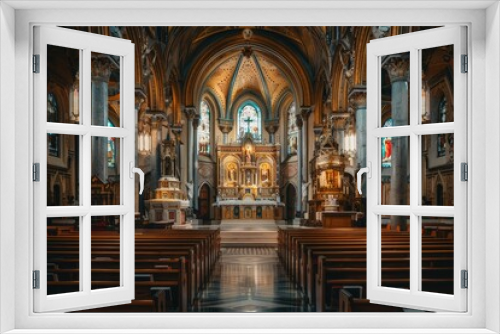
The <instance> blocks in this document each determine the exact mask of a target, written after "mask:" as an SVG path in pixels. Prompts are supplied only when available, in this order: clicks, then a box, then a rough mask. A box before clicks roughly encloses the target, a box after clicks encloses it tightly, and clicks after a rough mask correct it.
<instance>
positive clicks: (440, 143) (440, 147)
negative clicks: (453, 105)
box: [437, 96, 448, 157]
mask: <svg viewBox="0 0 500 334" xmlns="http://www.w3.org/2000/svg"><path fill="white" fill-rule="evenodd" d="M447 111H448V102H447V101H446V97H445V96H444V97H443V98H442V99H441V102H439V106H438V113H439V114H438V115H439V119H438V122H439V123H445V122H446V112H447ZM445 143H446V135H444V134H442V133H439V134H438V135H437V156H438V157H444V156H445V155H446V148H445Z"/></svg>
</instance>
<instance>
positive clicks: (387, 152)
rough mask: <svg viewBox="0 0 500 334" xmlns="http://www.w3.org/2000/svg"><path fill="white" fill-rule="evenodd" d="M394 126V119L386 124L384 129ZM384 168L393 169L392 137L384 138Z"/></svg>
mask: <svg viewBox="0 0 500 334" xmlns="http://www.w3.org/2000/svg"><path fill="white" fill-rule="evenodd" d="M387 126H393V123H392V118H389V119H388V120H387V121H385V123H384V127H387ZM381 147H382V168H390V167H391V155H392V141H391V137H382V145H381Z"/></svg>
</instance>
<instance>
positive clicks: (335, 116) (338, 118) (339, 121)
mask: <svg viewBox="0 0 500 334" xmlns="http://www.w3.org/2000/svg"><path fill="white" fill-rule="evenodd" d="M349 117H350V115H349V113H344V112H334V113H332V124H333V135H334V139H335V142H336V143H337V144H338V145H339V147H338V151H339V154H344V145H345V143H344V138H345V128H346V124H347V119H348V118H349Z"/></svg>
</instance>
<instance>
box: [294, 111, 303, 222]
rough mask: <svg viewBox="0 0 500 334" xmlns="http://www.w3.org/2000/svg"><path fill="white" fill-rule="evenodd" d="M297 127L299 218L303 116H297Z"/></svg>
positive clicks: (300, 208) (299, 209)
mask: <svg viewBox="0 0 500 334" xmlns="http://www.w3.org/2000/svg"><path fill="white" fill-rule="evenodd" d="M295 122H296V124H297V127H298V128H299V133H298V135H297V137H298V143H297V217H302V183H303V178H302V176H303V175H304V174H303V171H302V169H303V168H302V163H303V161H304V160H303V159H302V154H303V152H302V149H303V147H304V146H303V140H302V136H303V133H302V127H303V126H304V121H303V120H302V114H297V117H296V120H295Z"/></svg>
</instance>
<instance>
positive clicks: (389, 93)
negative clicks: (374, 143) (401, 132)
mask: <svg viewBox="0 0 500 334" xmlns="http://www.w3.org/2000/svg"><path fill="white" fill-rule="evenodd" d="M381 61H382V70H381V71H382V73H381V74H380V78H381V80H382V83H381V86H380V87H381V90H382V91H381V92H380V93H381V99H382V105H381V109H380V110H381V115H380V117H381V118H380V120H381V124H382V126H402V125H409V124H410V123H409V115H410V108H409V102H410V90H409V80H410V71H409V70H410V53H409V52H404V53H398V54H393V55H387V56H383V57H382V58H381ZM389 118H391V119H392V123H391V124H390V125H386V124H384V123H385V121H386V120H387V119H389Z"/></svg>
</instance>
